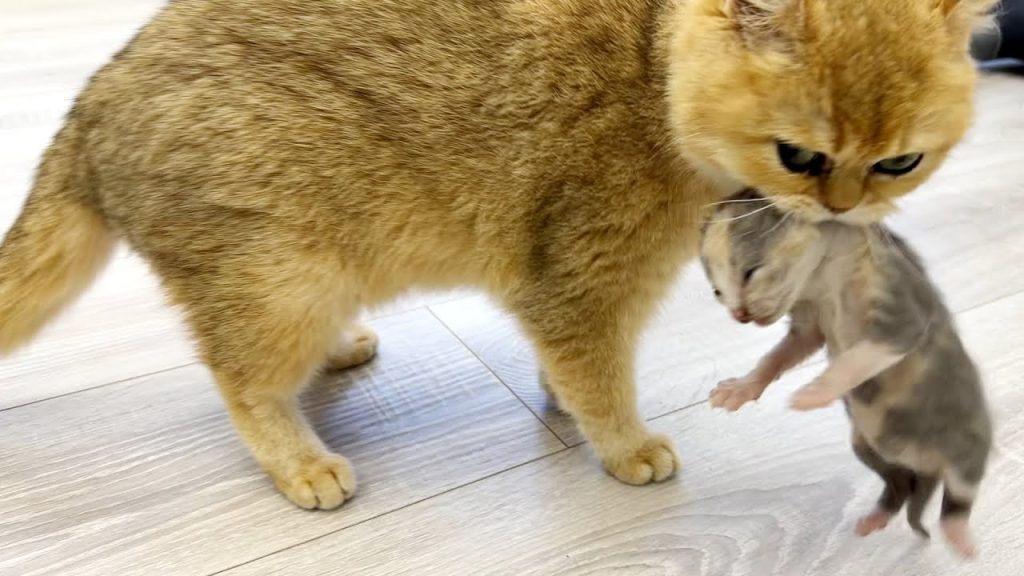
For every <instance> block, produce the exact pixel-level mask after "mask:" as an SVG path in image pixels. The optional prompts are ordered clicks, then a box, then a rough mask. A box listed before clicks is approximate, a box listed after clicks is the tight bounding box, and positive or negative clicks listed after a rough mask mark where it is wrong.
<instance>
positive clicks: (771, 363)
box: [710, 325, 825, 412]
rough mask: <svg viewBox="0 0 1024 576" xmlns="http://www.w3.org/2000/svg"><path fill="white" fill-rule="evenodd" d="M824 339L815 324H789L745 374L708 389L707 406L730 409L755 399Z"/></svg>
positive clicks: (815, 348) (735, 408) (809, 353)
mask: <svg viewBox="0 0 1024 576" xmlns="http://www.w3.org/2000/svg"><path fill="white" fill-rule="evenodd" d="M824 343H825V339H824V337H823V336H822V335H821V332H820V331H818V330H817V328H813V327H800V326H796V325H794V326H792V327H790V329H789V332H788V333H787V334H786V337H785V338H783V339H782V341H781V342H779V343H778V344H776V345H775V347H774V348H772V349H771V351H770V352H768V354H766V355H765V356H764V357H763V358H761V360H759V361H758V363H757V366H756V367H754V369H753V370H751V372H750V373H749V374H747V375H746V376H743V377H742V378H729V379H728V380H723V381H722V382H720V383H719V384H718V386H716V387H715V389H714V390H712V391H711V395H710V401H711V406H713V407H715V408H725V409H726V410H729V411H730V412H732V411H735V410H738V409H739V408H740V407H741V406H743V405H744V404H746V403H747V402H751V401H754V400H757V399H758V398H760V397H761V394H763V393H764V391H765V389H766V388H767V387H768V385H769V384H771V383H772V382H774V381H775V380H777V379H778V378H779V376H781V375H782V374H783V373H784V372H785V371H786V370H789V369H790V368H792V367H794V366H796V365H797V364H799V363H801V362H803V361H804V360H806V359H807V357H808V356H810V355H811V354H814V353H815V352H816V351H818V350H819V349H820V348H821V346H822V345H823V344H824Z"/></svg>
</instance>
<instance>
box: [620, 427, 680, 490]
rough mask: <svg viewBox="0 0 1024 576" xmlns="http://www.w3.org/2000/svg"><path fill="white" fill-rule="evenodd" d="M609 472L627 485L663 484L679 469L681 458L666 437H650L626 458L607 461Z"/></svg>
mask: <svg viewBox="0 0 1024 576" xmlns="http://www.w3.org/2000/svg"><path fill="white" fill-rule="evenodd" d="M605 467H606V468H607V469H608V472H610V473H611V474H612V476H615V477H616V478H618V479H619V480H620V481H622V482H625V483H626V484H633V485H637V486H639V485H642V484H649V483H651V482H661V481H662V480H666V479H668V478H669V477H670V476H672V475H673V474H674V473H675V471H676V469H677V468H678V467H679V457H678V456H676V452H675V450H673V449H672V442H671V441H670V440H669V439H668V438H667V437H665V436H661V435H655V436H650V437H648V438H647V440H646V441H644V442H643V443H642V444H641V445H640V447H639V448H637V449H635V450H633V451H631V452H630V453H629V454H627V455H626V456H624V457H620V458H610V459H607V460H605Z"/></svg>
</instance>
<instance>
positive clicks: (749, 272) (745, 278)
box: [743, 266, 760, 284]
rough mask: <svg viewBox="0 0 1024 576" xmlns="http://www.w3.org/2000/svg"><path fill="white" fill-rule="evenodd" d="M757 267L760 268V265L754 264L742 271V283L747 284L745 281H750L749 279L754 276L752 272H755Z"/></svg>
mask: <svg viewBox="0 0 1024 576" xmlns="http://www.w3.org/2000/svg"><path fill="white" fill-rule="evenodd" d="M758 268H760V266H754V267H752V268H748V269H747V271H746V272H744V273H743V283H744V284H747V283H749V282H750V279H751V278H753V277H754V272H757V269H758Z"/></svg>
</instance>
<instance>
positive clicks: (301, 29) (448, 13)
mask: <svg viewBox="0 0 1024 576" xmlns="http://www.w3.org/2000/svg"><path fill="white" fill-rule="evenodd" d="M656 4H657V3H656V2H654V0H611V1H608V2H586V1H580V0H545V1H544V2H539V1H523V0H487V1H480V0H448V1H444V2H438V1H435V0H322V1H316V2H310V1H307V0H230V1H229V0H176V1H175V2H172V3H171V4H169V5H168V6H167V8H166V9H165V10H164V11H163V12H162V13H161V14H160V15H158V16H157V18H155V19H154V20H153V21H152V22H151V23H150V24H149V25H147V26H146V27H145V28H144V29H143V30H142V31H141V32H140V34H139V35H138V36H137V37H136V38H135V39H134V41H133V42H131V43H130V44H129V45H128V46H127V47H126V48H125V49H124V50H123V51H122V52H121V53H120V54H118V55H117V56H116V57H115V59H114V60H113V62H111V63H110V65H108V66H107V67H105V68H104V69H103V70H101V71H100V72H99V73H98V74H97V76H96V77H95V78H94V80H93V81H92V83H91V85H90V86H89V87H88V88H87V89H86V90H85V92H84V93H83V94H82V96H81V97H80V99H79V101H78V104H77V105H76V110H75V114H76V115H77V116H78V117H80V118H82V119H83V120H84V123H86V124H88V126H89V133H88V135H87V139H88V140H89V142H88V143H89V146H88V147H87V148H88V149H89V150H90V154H91V155H92V156H93V158H92V162H91V163H92V164H93V165H95V166H98V167H99V170H101V171H103V172H104V174H101V175H100V176H101V177H102V179H103V180H104V181H106V182H118V183H119V182H123V181H130V182H132V184H133V187H132V188H128V187H118V186H111V187H110V190H108V191H107V192H106V194H108V196H107V198H106V201H107V204H108V205H110V206H111V207H112V210H113V211H114V212H117V211H118V209H119V207H123V208H124V210H123V211H124V212H125V213H126V214H124V215H122V217H121V218H120V219H122V220H126V219H127V212H129V211H130V212H131V213H133V214H137V213H139V212H140V211H142V212H144V211H145V210H147V209H152V210H154V211H160V212H165V211H166V210H167V206H166V203H159V202H158V204H159V205H153V206H149V205H147V204H146V202H148V201H154V202H156V201H158V200H160V197H159V196H157V195H155V194H150V195H142V196H141V197H140V196H139V194H138V188H139V185H142V186H145V185H146V184H148V183H149V181H148V178H149V176H148V175H150V174H154V173H159V174H162V175H163V177H164V180H163V181H162V182H160V183H159V186H160V188H161V189H163V188H166V187H167V186H166V185H167V184H168V182H167V179H173V180H174V182H173V184H174V185H175V187H176V188H178V189H181V190H182V191H183V192H182V193H183V194H184V193H190V194H194V193H198V192H196V191H198V190H206V189H208V188H210V186H209V183H210V182H216V183H217V185H218V188H219V189H220V190H221V192H220V193H221V194H224V195H229V196H232V197H231V198H227V199H220V200H218V204H229V205H232V206H237V207H239V208H242V209H247V210H248V209H257V210H263V209H266V208H267V206H266V205H267V204H268V203H270V202H273V201H275V199H279V198H281V196H280V195H278V194H274V195H271V196H265V197H261V198H254V197H252V195H251V190H252V186H248V187H246V189H245V191H244V193H243V192H238V193H236V194H233V193H232V192H231V190H230V189H229V188H230V187H225V186H223V183H224V181H225V180H227V181H229V182H230V181H231V177H230V176H229V174H237V173H243V174H245V175H246V178H247V179H248V180H249V181H257V182H263V183H267V184H268V185H269V184H271V183H272V184H273V187H275V188H281V189H289V190H290V192H289V194H290V196H289V197H288V198H289V202H291V204H289V205H288V207H293V208H295V209H296V210H297V211H298V212H302V213H308V212H309V211H310V210H312V209H313V208H314V207H313V206H311V205H310V204H309V203H308V202H307V203H305V204H303V203H302V202H293V200H296V199H298V200H301V197H302V194H303V193H304V191H305V190H316V191H318V192H317V193H318V194H319V192H320V191H322V190H324V189H335V188H338V186H339V182H345V183H346V187H345V189H346V194H345V195H344V196H339V197H337V198H335V199H334V200H336V201H337V202H340V204H335V205H333V206H332V207H331V209H332V210H334V211H347V210H349V209H350V208H352V207H351V206H349V205H348V204H346V202H348V201H350V200H351V201H361V200H359V199H361V198H363V197H364V192H365V193H369V191H370V190H371V189H372V190H373V191H375V192H376V193H378V194H379V193H381V192H385V191H397V193H398V194H399V195H404V196H405V197H404V198H401V199H402V201H403V202H408V201H410V199H412V200H414V201H416V202H427V201H428V200H430V201H434V202H436V205H437V206H436V207H437V208H438V209H441V208H445V209H448V210H449V212H450V207H451V206H452V205H453V204H459V203H460V201H459V197H460V195H462V194H465V193H472V194H473V195H474V203H476V202H480V201H484V202H486V201H487V200H485V199H487V198H493V199H495V200H494V201H495V202H499V201H503V200H500V199H504V198H508V197H510V195H511V196H515V195H516V194H519V193H520V192H522V191H523V190H527V189H536V188H537V187H538V185H539V184H540V183H544V182H547V183H549V184H546V185H548V186H551V185H557V186H562V187H564V188H567V189H571V188H573V187H576V186H579V185H583V184H587V185H588V186H589V187H590V188H591V189H592V190H593V193H594V194H595V195H597V196H600V195H601V194H603V193H605V191H607V193H608V194H609V195H610V194H613V193H614V194H620V193H621V190H622V189H623V188H625V187H628V186H631V185H635V180H636V177H635V174H637V173H643V172H644V171H645V170H646V171H647V172H648V173H653V172H656V170H652V169H650V166H649V165H650V164H651V163H652V162H653V160H652V158H653V157H654V156H656V155H657V152H655V150H657V149H659V148H660V143H662V142H664V140H665V134H664V132H663V131H662V130H663V129H664V127H663V124H664V122H663V118H662V116H663V114H664V102H663V98H662V95H661V93H660V88H659V83H658V81H657V79H654V78H652V77H651V74H652V66H653V63H652V60H651V59H652V58H653V56H652V51H653V47H652V45H651V38H650V33H651V30H650V26H651V24H652V20H651V19H652V18H653V15H652V14H653V12H652V11H653V10H654V9H655V6H656ZM612 178H616V179H617V180H615V181H612ZM361 186H362V187H364V188H365V190H363V189H362V188H360V187H361ZM118 195H120V196H119V197H118ZM177 200H178V201H180V200H181V199H177ZM322 200H323V198H322V197H318V198H316V199H312V200H310V202H321V201H322ZM531 201H532V200H531ZM140 203H141V205H140ZM461 203H462V204H465V203H464V202H461ZM129 204H131V205H132V206H131V209H130V210H128V208H127V205H129ZM365 208H366V207H365V206H362V205H361V206H360V210H361V211H365V210H364V209H365ZM425 208H429V207H425ZM511 208H513V207H506V208H503V209H504V210H505V211H506V213H507V211H508V209H511ZM114 216H115V217H117V216H118V215H117V214H114Z"/></svg>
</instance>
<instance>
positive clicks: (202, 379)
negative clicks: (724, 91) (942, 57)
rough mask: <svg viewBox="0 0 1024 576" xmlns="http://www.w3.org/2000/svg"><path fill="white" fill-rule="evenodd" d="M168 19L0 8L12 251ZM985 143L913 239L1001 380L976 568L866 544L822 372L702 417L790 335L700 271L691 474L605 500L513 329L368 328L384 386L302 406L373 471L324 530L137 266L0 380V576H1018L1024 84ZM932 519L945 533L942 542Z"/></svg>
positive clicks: (992, 384)
mask: <svg viewBox="0 0 1024 576" xmlns="http://www.w3.org/2000/svg"><path fill="white" fill-rule="evenodd" d="M157 5H158V3H157V2H155V1H153V0H32V1H31V2H27V1H24V0H22V1H17V0H0V224H2V227H3V228H4V229H6V227H7V226H8V225H9V224H10V222H11V221H12V220H13V219H14V217H15V215H16V214H17V211H18V209H19V207H20V204H21V202H22V201H23V199H24V197H25V194H26V192H27V189H28V185H29V180H30V176H31V171H32V169H33V167H34V164H35V162H36V161H37V159H38V156H39V154H40V152H41V151H42V149H43V148H44V146H45V145H46V143H47V140H48V138H49V137H50V136H51V135H52V134H53V132H54V131H55V130H56V128H57V126H58V124H59V121H60V118H61V115H62V114H63V113H64V112H65V110H66V109H67V107H68V105H69V101H70V99H71V98H72V97H73V96H74V94H75V92H76V91H77V89H78V88H80V86H81V85H82V83H83V82H84V80H85V79H86V78H87V76H88V75H89V74H90V73H91V71H92V70H94V69H95V68H96V67H97V66H98V65H100V64H101V63H102V62H103V61H104V60H105V59H106V58H107V57H108V56H109V55H110V54H112V53H113V52H114V51H115V50H116V49H117V48H118V47H119V46H120V45H121V44H122V42H124V41H125V40H126V39H127V38H128V37H129V36H130V35H131V34H132V32H133V30H134V29H135V28H136V27H137V26H138V25H140V24H141V23H142V22H143V21H144V20H145V19H146V18H147V16H148V15H150V14H151V13H152V12H153V11H154V10H155V9H156V8H157ZM978 100H979V117H978V121H977V124H976V127H975V129H974V131H973V132H972V134H971V136H970V137H969V139H968V140H967V142H965V143H964V145H963V146H961V147H960V148H959V149H957V150H956V151H955V153H954V155H953V157H952V158H951V160H950V161H949V162H948V164H947V165H946V166H945V168H944V169H943V170H942V171H941V173H940V174H938V175H937V176H935V177H934V178H933V180H932V181H931V183H929V184H928V185H927V186H926V187H925V188H924V189H922V190H920V191H919V192H917V193H915V194H914V195H913V197H912V198H909V199H907V200H906V201H905V202H903V203H902V206H903V208H904V210H905V211H904V212H903V213H902V214H901V215H899V216H898V217H896V218H895V219H894V220H893V224H894V226H895V227H896V228H897V229H898V230H900V231H902V232H904V233H905V234H906V235H907V236H908V237H909V238H910V240H911V241H912V242H914V243H915V244H916V245H917V246H918V248H919V249H920V250H921V251H922V252H923V253H924V255H925V257H926V259H927V261H928V262H929V263H930V265H931V267H932V271H933V273H934V275H935V277H936V279H937V281H938V283H939V285H940V286H941V287H942V288H943V289H944V290H945V292H946V294H947V295H948V299H949V302H950V305H951V306H952V307H953V308H954V309H955V311H956V312H957V313H958V317H959V322H960V325H961V327H962V330H963V334H964V338H965V340H966V342H967V343H968V346H969V347H970V349H971V350H972V351H973V352H974V354H975V355H976V357H977V360H978V361H979V363H980V364H981V366H982V368H983V371H984V373H985V376H986V378H987V383H988V387H989V393H990V397H991V402H992V404H993V407H994V410H995V414H996V423H997V426H998V430H997V434H998V449H997V453H996V455H995V457H994V463H993V465H992V468H991V474H990V476H989V478H988V480H987V481H986V483H985V484H984V486H983V490H982V493H981V497H980V502H979V505H978V508H977V509H976V512H975V516H974V522H975V527H976V531H977V534H978V536H979V539H980V541H981V545H982V556H981V557H980V558H979V560H978V561H976V562H974V563H972V564H968V565H962V564H961V563H959V562H957V561H956V560H954V559H953V557H952V555H951V554H950V553H949V552H948V551H947V550H946V549H945V547H944V546H943V545H942V544H941V542H934V543H932V544H930V545H929V544H925V543H922V542H921V541H919V540H918V539H917V538H916V537H914V536H913V535H912V533H911V532H910V530H909V529H908V528H907V527H906V526H904V525H902V524H901V523H897V524H896V525H894V526H892V527H891V528H890V529H889V530H888V531H886V532H884V533H881V534H878V535H875V536H873V537H870V538H868V539H858V538H856V537H855V536H854V535H853V522H854V519H855V518H856V516H857V515H858V514H859V513H862V512H864V511H866V510H867V509H869V508H870V507H871V505H872V502H873V500H874V498H875V496H876V495H877V492H878V490H879V489H880V486H879V481H878V480H877V479H876V478H874V477H873V476H872V474H871V473H870V472H869V471H868V470H867V469H865V468H864V467H863V466H861V465H860V464H859V463H858V462H857V461H856V459H855V458H854V456H853V454H852V453H851V451H850V449H849V447H848V444H847V434H848V424H847V422H846V419H845V416H844V415H843V413H842V411H841V409H839V408H830V409H827V410H824V411H820V412H815V413H810V414H797V413H793V412H790V411H788V410H786V409H785V401H786V398H787V395H788V391H789V390H792V388H793V387H794V386H796V385H799V384H800V383H802V382H805V381H806V380H807V379H808V378H810V377H811V375H812V374H813V373H814V372H815V370H817V369H820V365H817V366H815V365H813V364H812V365H809V366H807V367H804V368H803V369H801V370H800V371H798V372H797V373H795V374H793V375H792V376H791V377H789V378H787V379H786V380H784V381H783V383H782V384H780V385H779V387H778V388H777V389H773V390H772V391H770V392H769V393H768V394H767V396H766V397H765V399H763V400H762V402H761V403H760V404H759V405H757V406H753V407H750V408H746V409H744V410H743V411H742V412H740V413H738V414H731V415H727V414H721V413H716V412H713V411H712V410H711V409H710V408H708V406H707V404H706V403H705V402H704V399H705V397H706V395H707V392H708V391H709V389H710V388H711V387H712V386H713V385H714V384H715V382H717V381H718V380H719V379H721V378H723V377H726V376H730V375H736V374H738V373H740V372H741V371H743V370H745V369H746V368H748V367H749V366H750V365H751V363H752V362H753V360H754V358H756V357H757V356H758V355H759V354H760V353H761V352H763V351H764V350H765V349H766V347H767V346H768V345H769V344H770V342H771V341H772V340H773V339H774V338H776V337H778V335H779V328H777V327H776V328H772V329H767V330H757V329H753V328H749V327H741V326H738V325H736V324H734V323H732V322H730V321H728V320H727V317H726V314H725V313H724V311H723V310H722V309H720V308H719V307H718V306H717V305H715V304H713V302H712V300H711V298H710V293H709V292H710V291H709V289H708V288H707V286H706V284H705V282H704V281H703V279H702V278H701V276H700V275H699V274H698V273H697V271H696V270H694V269H688V270H687V271H686V272H685V273H684V274H683V276H682V278H681V279H680V281H679V283H678V286H677V287H676V289H675V290H674V292H673V294H672V297H671V298H670V300H669V301H668V302H666V303H665V305H664V307H663V311H662V313H661V315H660V316H659V318H658V320H657V321H656V322H655V323H654V325H653V326H652V327H651V329H650V331H649V332H648V334H647V335H646V338H645V340H644V344H643V351H642V354H641V361H640V363H639V379H640V385H641V406H642V409H643V413H644V414H645V416H647V417H648V418H649V419H650V420H651V426H652V427H653V428H655V429H657V430H660V431H664V432H666V433H668V434H670V435H671V436H672V437H673V438H674V439H675V441H676V443H677V447H678V449H679V451H680V454H681V456H682V459H683V463H684V464H683V465H684V468H683V470H682V473H681V474H680V475H679V477H677V478H676V479H675V480H673V481H670V482H668V483H665V484H663V485H658V486H652V487H644V488H634V487H629V486H624V485H622V484H619V483H617V482H615V481H614V480H612V479H610V478H609V477H607V476H606V475H605V474H604V473H602V471H601V470H600V468H599V466H598V464H597V463H596V462H595V460H594V458H593V457H592V456H591V454H590V453H589V452H588V450H587V448H586V446H585V445H582V444H581V439H580V436H579V434H578V433H577V432H576V431H575V430H574V429H573V427H572V425H571V423H570V422H568V421H567V420H566V419H565V418H564V417H562V416H559V415H558V414H556V413H554V412H552V411H551V410H550V409H549V408H548V407H547V405H546V404H545V399H544V395H543V394H542V393H541V391H540V388H539V387H538V385H537V382H536V377H535V373H536V372H535V364H534V358H533V356H532V353H531V351H530V349H529V348H528V346H527V345H526V343H525V342H524V340H523V338H522V337H521V335H520V334H519V333H518V332H517V329H516V327H515V325H514V324H513V323H512V322H511V321H510V319H509V318H508V317H507V316H505V315H504V314H503V313H501V312H500V311H498V310H497V309H495V308H494V307H493V306H492V305H491V304H489V303H488V302H487V300H486V299H484V298H482V297H480V296H477V295H472V294H440V295H429V296H422V297H415V298H408V299H406V300H404V301H402V302H399V303H396V304H395V305H394V306H392V307H389V308H388V309H386V310H381V311H378V312H377V313H376V314H374V315H373V319H372V321H371V323H372V324H373V325H374V326H375V327H376V328H377V329H378V330H379V332H380V333H381V336H382V342H383V344H382V349H381V354H380V357H379V358H378V359H377V360H376V361H374V362H373V363H372V364H371V365H369V366H367V367H364V368H361V369H358V370H355V371H353V372H351V373H348V374H344V375H340V376H333V377H331V378H327V379H325V380H323V381H321V382H319V383H318V384H317V385H316V386H315V387H313V388H312V389H311V390H310V393H309V394H308V397H307V408H308V411H309V412H310V414H311V415H312V418H313V420H314V421H315V422H316V424H317V427H318V428H319V430H320V432H321V434H322V435H323V436H324V438H325V439H326V441H327V442H328V443H329V444H330V445H331V446H333V447H335V448H337V449H339V450H340V451H342V452H344V453H345V454H346V455H347V456H349V457H350V458H351V459H352V460H353V461H354V463H355V464H356V467H357V470H358V472H359V475H360V479H361V482H362V485H361V490H360V492H359V494H358V496H357V498H356V499H355V500H353V501H352V502H350V503H349V504H347V505H346V506H345V507H344V508H343V509H341V510H339V511H336V512H330V513H313V512H305V511H302V510H299V509H297V508H295V507H293V506H292V505H290V504H289V503H288V502H287V501H286V500H285V499H284V498H283V497H281V496H279V495H278V494H277V492H276V491H275V490H274V488H273V487H272V485H271V483H270V482H269V481H268V480H267V479H266V478H265V477H264V475H263V474H262V473H261V472H260V471H259V470H258V469H257V467H256V465H255V464H254V463H253V462H252V461H251V460H250V458H249V456H248V455H247V453H246V451H245V449H244V448H243V447H242V445H241V444H240V442H239V441H238V440H237V438H236V437H235V435H234V433H233V431H232V429H231V426H230V425H229V423H228V420H227V417H226V415H225V412H224V410H223V409H222V405H221V401H220V399H219V397H218V396H217V394H216V391H215V389H214V386H213V384H212V382H211V379H210V375H209V374H208V372H207V371H206V369H204V368H203V367H202V366H200V365H198V364H196V362H195V357H194V353H193V351H192V349H191V347H190V345H189V343H188V340H187V338H186V336H185V335H184V333H183V330H182V326H181V323H180V321H179V319H178V316H177V314H176V313H175V311H173V310H172V309H170V308H168V307H167V306H166V305H165V304H164V302H163V300H162V298H161V296H160V294H159V292H158V291H157V289H156V287H155V282H154V280H153V278H152V276H151V275H150V274H149V272H148V271H147V270H146V268H145V266H144V265H143V264H142V263H141V262H140V261H139V260H138V259H137V258H135V257H133V256H131V255H130V254H128V253H127V252H124V253H122V254H121V255H119V257H118V258H117V259H116V261H115V262H114V264H113V265H112V266H111V268H110V269H109V270H108V271H107V272H106V274H105V275H104V276H103V277H102V279H101V280H100V282H99V283H98V284H97V285H96V286H95V287H94V288H93V289H92V290H91V291H90V292H89V293H88V294H87V295H86V296H85V297H84V298H83V299H82V300H81V301H80V302H79V303H78V304H77V305H76V306H75V307H74V308H73V309H72V310H70V311H69V312H68V313H67V314H65V315H64V316H63V317H62V318H61V320H60V321H59V322H57V323H55V324H54V325H53V326H51V327H50V328H49V329H48V330H47V331H46V333H45V334H44V335H43V336H42V337H41V338H39V339H38V341H37V342H36V343H35V344H34V345H32V346H31V347H29V348H28V349H26V350H24V351H22V352H20V353H18V354H17V355H16V356H14V357H11V358H6V359H3V360H2V361H0V574H2V575H3V576H33V575H41V574H53V575H61V576H64V575H84V574H89V575H102V576H114V575H116V576H130V575H136V574H137V575H146V576H151V575H161V576H168V575H171V576H173V575H211V574H224V575H228V576H243V575H246V576H248V575H251V576H262V575H267V574H287V575H302V576H306V575H309V576H313V575H342V574H344V575H349V574H351V575H357V574H358V575H366V576H372V575H384V574H387V575H397V574H408V575H415V576H428V575H435V574H436V575H444V576H447V575H462V574H467V575H505V574H508V575H525V574H531V575H534V574H535V575H540V576H548V575H554V574H578V575H583V574H588V575H589V574H623V575H634V574H636V575H648V574H650V575H655V574H657V575H682V576H692V575H698V574H702V575H727V574H728V575H756V576H760V575H768V574H778V575H783V576H789V575H796V574H821V575H829V576H831V575H851V576H853V575H857V576H860V575H868V574H871V575H875V574H899V575H900V576H918V575H920V576H926V575H927V576H932V575H942V574H964V575H984V576H999V575H1003V574H1005V575H1010V574H1019V573H1020V563H1021V562H1024V504H1022V503H1021V500H1020V494H1021V492H1022V491H1024V352H1022V346H1021V344H1022V343H1024V328H1022V321H1024V267H1022V265H1021V262H1024V225H1022V224H1024V185H1022V183H1024V79H1020V78H1014V77H1009V76H998V75H993V76H988V77H986V78H985V79H984V80H983V82H982V84H981V88H980V91H979V95H978ZM935 514H936V511H935V510H934V509H933V510H931V511H930V514H929V518H930V520H931V521H932V522H934V516H935Z"/></svg>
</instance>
